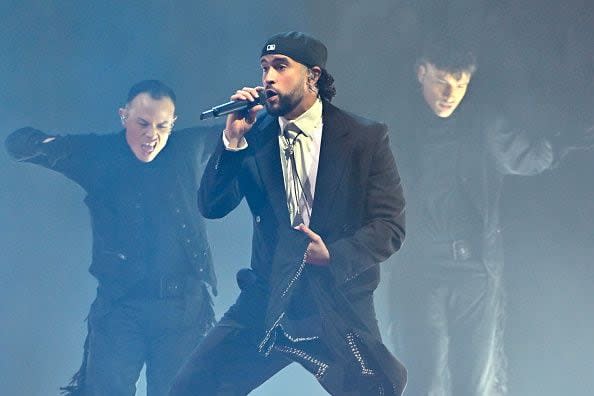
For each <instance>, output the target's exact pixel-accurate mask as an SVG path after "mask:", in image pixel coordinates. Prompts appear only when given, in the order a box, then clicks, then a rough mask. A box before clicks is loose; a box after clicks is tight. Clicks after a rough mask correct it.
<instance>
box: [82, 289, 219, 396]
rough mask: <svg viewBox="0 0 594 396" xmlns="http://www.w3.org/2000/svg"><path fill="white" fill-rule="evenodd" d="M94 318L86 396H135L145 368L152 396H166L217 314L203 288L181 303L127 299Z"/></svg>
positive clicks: (95, 308) (177, 300)
mask: <svg viewBox="0 0 594 396" xmlns="http://www.w3.org/2000/svg"><path fill="white" fill-rule="evenodd" d="M101 304H102V301H101V300H100V297H98V299H97V300H96V301H95V303H94V304H93V307H92V308H91V313H90V314H89V335H88V351H87V356H86V369H85V371H84V375H85V380H84V393H83V394H84V395H87V396H106V395H110V396H133V395H134V394H135V393H136V382H137V381H138V376H139V374H140V371H141V369H142V366H143V365H144V364H145V363H146V375H147V395H148V396H163V395H166V394H167V393H168V391H169V388H170V387H171V382H172V380H173V378H174V376H175V374H176V373H177V371H178V369H179V367H180V366H181V365H182V364H183V362H184V361H185V360H186V359H187V357H188V355H189V354H190V352H191V351H192V349H193V348H194V347H195V346H196V345H198V343H199V342H200V341H201V340H202V339H203V337H204V335H205V333H206V331H207V330H208V329H210V323H212V320H213V311H212V306H211V301H210V297H209V295H208V292H207V291H206V289H205V286H204V285H203V284H201V285H200V287H198V288H197V289H196V290H193V291H190V292H188V293H186V295H185V296H180V297H176V298H164V299H158V298H133V297H130V298H125V299H123V300H121V301H118V302H117V303H116V304H114V305H113V307H111V309H110V310H109V312H107V313H104V312H100V311H102V309H100V308H99V306H100V305H101Z"/></svg>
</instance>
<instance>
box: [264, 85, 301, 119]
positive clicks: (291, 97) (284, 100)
mask: <svg viewBox="0 0 594 396" xmlns="http://www.w3.org/2000/svg"><path fill="white" fill-rule="evenodd" d="M276 97H277V98H278V100H277V101H276V103H270V102H266V111H267V112H268V114H270V115H271V116H273V117H282V116H284V115H286V114H289V113H290V112H292V111H293V110H294V109H295V108H297V107H298V106H299V104H300V103H301V102H302V101H303V97H304V95H303V92H300V90H299V88H295V89H294V90H293V91H291V92H289V93H287V94H279V93H277V94H276Z"/></svg>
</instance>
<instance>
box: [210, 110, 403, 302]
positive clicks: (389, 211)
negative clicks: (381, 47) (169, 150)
mask: <svg viewBox="0 0 594 396" xmlns="http://www.w3.org/2000/svg"><path fill="white" fill-rule="evenodd" d="M323 106H324V107H323V115H322V117H323V123H324V129H323V135H322V144H321V149H320V158H319V165H318V176H317V181H316V187H315V188H316V191H315V197H314V203H313V209H312V217H311V221H310V228H311V229H312V230H313V231H314V232H316V233H318V234H319V235H321V237H322V238H323V240H324V242H325V243H326V245H327V247H328V250H329V251H330V256H331V264H330V266H329V269H330V272H331V274H332V278H333V280H334V282H335V284H336V286H339V287H344V288H345V290H353V291H355V289H357V290H359V291H360V289H361V288H363V289H366V290H368V291H373V290H374V289H375V287H376V286H377V283H378V281H379V269H378V266H377V264H378V263H380V262H382V261H384V260H386V259H387V258H388V257H389V256H390V255H392V254H393V253H394V252H396V251H397V250H398V249H399V248H400V246H401V244H402V241H403V239H404V234H405V232H404V198H403V193H402V187H401V184H400V176H399V174H398V171H397V169H396V164H395V161H394V157H393V155H392V152H391V150H390V144H389V141H388V132H387V128H386V126H385V125H383V124H379V123H376V122H373V121H370V120H366V119H364V118H361V117H358V116H355V115H352V114H349V113H347V112H345V111H342V110H340V109H338V108H336V107H335V106H333V105H331V104H330V103H328V102H324V104H323ZM278 134H279V125H278V121H277V119H276V118H275V117H271V116H268V115H265V116H264V117H262V118H260V119H259V120H258V121H257V123H256V124H255V125H254V127H253V128H252V130H251V131H250V132H248V134H247V135H246V139H247V141H248V148H247V149H245V150H242V151H239V152H232V151H227V150H225V148H224V146H223V143H222V142H220V143H219V144H218V147H217V148H216V150H215V152H214V154H213V155H212V156H211V158H210V160H209V163H208V165H207V167H206V170H205V172H204V176H203V178H202V182H201V186H200V190H199V194H198V204H199V208H200V210H201V212H202V214H203V215H204V216H205V217H207V218H220V217H223V216H225V215H226V214H227V213H229V212H230V211H231V210H233V209H234V208H235V207H236V206H237V205H238V204H239V203H240V202H241V200H242V199H243V198H244V197H245V198H246V200H247V203H248V205H249V207H250V210H251V213H252V216H253V227H254V232H253V241H252V260H251V266H252V269H253V270H255V271H256V272H257V274H258V275H259V276H260V277H262V278H263V279H268V278H269V276H270V270H271V267H270V266H271V261H272V258H273V257H274V253H275V249H276V247H277V244H278V235H279V231H281V230H282V231H285V230H286V229H289V228H290V220H289V214H288V210H287V203H286V194H285V189H284V182H283V174H282V168H281V163H280V154H279V145H278Z"/></svg>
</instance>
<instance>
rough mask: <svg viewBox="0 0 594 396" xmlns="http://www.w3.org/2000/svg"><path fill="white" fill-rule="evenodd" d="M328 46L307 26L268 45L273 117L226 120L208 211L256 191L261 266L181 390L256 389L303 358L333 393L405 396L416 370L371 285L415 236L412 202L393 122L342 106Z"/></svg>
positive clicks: (246, 274) (202, 201)
mask: <svg viewBox="0 0 594 396" xmlns="http://www.w3.org/2000/svg"><path fill="white" fill-rule="evenodd" d="M326 58H327V50H326V47H325V46H324V44H322V43H321V42H320V41H318V40H317V39H315V38H313V37H311V36H309V35H306V34H304V33H300V32H288V33H281V34H278V35H275V36H273V37H272V38H270V39H269V40H268V41H266V43H265V44H264V46H263V48H262V52H261V57H260V65H261V68H262V85H263V87H256V88H250V87H246V88H243V89H240V90H238V91H237V92H236V93H235V94H234V95H233V96H231V99H233V100H247V101H255V100H257V98H259V97H260V95H266V98H267V99H266V102H265V107H266V113H267V114H265V115H263V116H262V117H260V118H257V117H256V113H257V112H258V111H259V110H261V109H262V108H263V106H262V105H257V106H255V107H253V108H252V109H251V110H249V111H248V112H243V113H234V114H231V115H229V116H228V118H227V124H226V128H225V130H224V132H223V139H221V142H220V143H219V145H218V146H217V148H216V150H215V152H214V153H213V154H212V156H211V158H210V161H209V163H208V165H207V169H206V171H205V174H204V177H203V179H202V182H201V186H200V190H199V196H198V203H199V207H200V210H201V211H202V213H203V215H204V216H205V217H207V218H220V217H223V216H225V215H226V214H228V213H229V212H231V211H232V210H233V209H234V208H235V207H236V206H237V205H238V204H239V203H240V201H241V200H242V199H243V198H244V197H245V198H246V200H247V203H248V205H249V207H250V210H251V213H252V216H253V245H252V246H253V250H252V261H251V269H244V270H241V271H239V273H238V274H237V280H238V284H239V287H240V288H241V293H240V295H239V297H238V299H237V301H236V303H235V304H234V305H233V306H231V308H230V309H229V310H228V311H227V313H226V314H225V316H224V317H223V318H222V320H221V321H220V323H219V324H218V325H217V326H216V327H215V328H214V329H213V330H212V331H211V332H210V333H209V334H208V336H207V337H206V338H205V340H204V342H203V343H202V344H201V346H199V347H198V348H197V349H196V350H195V351H194V353H193V355H192V356H191V358H190V360H189V361H188V362H187V363H186V365H185V367H184V368H182V370H181V371H180V373H179V374H178V378H177V380H176V382H175V384H174V386H173V389H172V393H171V394H172V395H177V396H178V395H192V396H195V395H222V394H225V395H227V394H233V395H244V394H247V393H249V392H250V391H251V390H253V389H255V388H256V387H258V386H259V385H260V384H262V383H263V382H265V381H266V380H267V379H268V378H270V377H271V376H272V375H274V374H275V373H276V372H278V371H279V370H281V369H282V368H283V367H285V366H286V365H288V364H290V363H291V362H297V363H299V364H301V365H302V366H303V367H304V368H305V369H306V370H308V371H309V372H311V373H312V374H313V375H314V376H315V377H316V379H317V380H318V381H319V382H320V384H321V385H322V386H323V387H324V389H326V390H327V391H328V392H330V393H331V394H335V395H380V394H381V395H400V394H401V393H402V390H403V387H404V385H405V382H406V371H405V369H404V367H403V366H402V365H401V364H400V362H399V361H398V360H396V359H395V358H394V357H393V356H392V355H391V354H390V353H389V352H388V350H387V349H386V348H385V347H384V345H383V344H382V342H381V339H380V335H379V331H378V327H377V323H376V318H375V312H374V308H373V291H374V289H375V288H376V286H377V284H378V282H379V266H378V264H379V263H380V262H381V261H384V260H385V259H387V258H388V257H389V256H390V255H392V254H393V253H394V252H396V251H397V250H398V249H399V248H400V245H401V244H402V241H403V238H404V199H403V196H402V188H401V186H400V177H399V175H398V171H397V169H396V164H395V161H394V157H393V155H392V153H391V151H390V144H389V142H388V132H387V129H386V127H385V125H382V124H378V123H376V122H373V121H369V120H366V119H363V118H361V117H358V116H355V115H352V114H350V113H347V112H345V111H343V110H340V109H338V108H337V107H335V106H333V105H332V104H330V100H331V99H332V97H333V96H334V94H335V89H334V86H333V78H332V77H331V76H330V74H328V72H327V71H326V70H325V68H324V67H325V64H326Z"/></svg>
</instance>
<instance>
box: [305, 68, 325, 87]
mask: <svg viewBox="0 0 594 396" xmlns="http://www.w3.org/2000/svg"><path fill="white" fill-rule="evenodd" d="M321 75H322V69H321V68H320V67H319V66H312V67H310V68H309V69H307V79H308V80H310V81H311V82H313V83H314V84H317V83H318V80H319V79H320V76H321Z"/></svg>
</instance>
